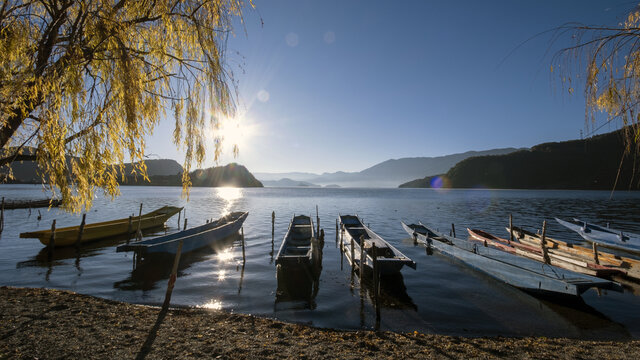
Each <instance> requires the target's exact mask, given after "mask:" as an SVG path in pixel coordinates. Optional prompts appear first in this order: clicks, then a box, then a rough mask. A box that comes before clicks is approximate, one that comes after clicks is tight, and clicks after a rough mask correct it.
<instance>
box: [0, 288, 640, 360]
mask: <svg viewBox="0 0 640 360" xmlns="http://www.w3.org/2000/svg"><path fill="white" fill-rule="evenodd" d="M0 309H2V311H0V358H2V359H5V358H6V359H35V358H37V359H60V358H76V359H90V358H91V359H93V358H97V359H132V358H136V357H137V358H144V357H145V356H146V358H148V359H178V358H195V357H202V358H219V359H244V358H253V359H276V358H277V359H280V358H296V359H318V358H332V359H333V358H342V359H363V358H376V359H405V358H454V359H458V358H464V359H468V358H496V357H508V358H525V359H558V358H566V359H580V358H583V359H584V358H595V359H602V358H615V359H639V358H640V341H637V340H636V341H624V342H614V341H585V340H575V339H563V338H559V339H549V338H505V337H493V338H464V337H452V336H442V335H427V334H420V333H417V332H415V333H393V332H373V331H337V330H331V329H318V328H313V327H309V326H304V325H298V324H289V323H283V322H280V321H275V320H271V319H265V318H259V317H255V316H250V315H238V314H229V313H225V312H221V311H210V310H204V309H171V310H169V311H168V312H166V313H164V312H162V311H161V310H160V308H157V307H149V306H142V305H132V304H128V303H121V302H116V301H111V300H105V299H100V298H95V297H91V296H87V295H80V294H76V293H72V292H68V291H59V290H48V289H23V288H10V287H0ZM159 315H160V316H159Z"/></svg>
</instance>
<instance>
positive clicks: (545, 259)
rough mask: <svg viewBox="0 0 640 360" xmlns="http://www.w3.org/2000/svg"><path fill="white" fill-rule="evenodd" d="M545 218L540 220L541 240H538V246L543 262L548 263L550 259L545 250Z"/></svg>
mask: <svg viewBox="0 0 640 360" xmlns="http://www.w3.org/2000/svg"><path fill="white" fill-rule="evenodd" d="M546 234H547V220H544V221H542V241H540V248H542V258H543V260H544V262H545V264H550V263H551V259H549V253H548V252H547V240H546Z"/></svg>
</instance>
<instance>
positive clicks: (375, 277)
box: [371, 243, 380, 323]
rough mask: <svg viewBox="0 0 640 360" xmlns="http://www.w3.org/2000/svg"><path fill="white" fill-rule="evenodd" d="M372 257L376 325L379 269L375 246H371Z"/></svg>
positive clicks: (378, 303)
mask: <svg viewBox="0 0 640 360" xmlns="http://www.w3.org/2000/svg"><path fill="white" fill-rule="evenodd" d="M371 255H372V257H373V295H374V301H375V307H376V323H380V268H379V266H378V249H377V248H376V244H375V243H373V244H371Z"/></svg>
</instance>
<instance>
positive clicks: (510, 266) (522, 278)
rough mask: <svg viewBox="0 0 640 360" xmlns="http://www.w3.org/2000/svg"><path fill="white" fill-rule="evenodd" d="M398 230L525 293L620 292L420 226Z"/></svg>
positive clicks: (611, 284)
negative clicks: (605, 290)
mask: <svg viewBox="0 0 640 360" xmlns="http://www.w3.org/2000/svg"><path fill="white" fill-rule="evenodd" d="M402 226H403V228H404V229H405V231H407V233H408V234H409V235H411V236H412V237H413V238H414V239H416V240H417V241H418V242H420V243H422V244H424V245H425V246H427V247H428V248H435V249H436V250H438V251H439V252H441V253H442V254H445V255H448V256H451V257H453V258H456V259H458V260H460V261H462V262H463V263H465V264H467V265H469V266H471V267H472V268H475V269H477V270H479V271H482V272H484V273H486V274H488V275H489V276H491V277H493V278H495V279H498V280H500V281H503V282H505V283H507V284H509V285H512V286H515V287H517V288H519V289H522V290H525V291H527V292H532V293H540V294H545V295H569V296H579V295H581V294H582V293H583V292H585V291H586V290H588V289H589V288H592V287H595V288H603V289H612V290H618V291H621V290H622V288H621V287H620V285H619V284H617V283H615V282H612V281H609V280H604V279H600V278H596V277H593V276H589V275H583V274H579V273H576V272H573V271H570V270H566V269H562V268H558V267H555V266H552V265H546V266H540V265H539V263H538V262H537V261H534V260H531V259H527V258H524V257H520V256H517V255H515V254H513V253H509V252H505V251H501V250H498V249H494V248H491V247H484V246H478V245H479V244H477V243H475V244H474V243H472V242H470V241H467V240H464V239H458V238H456V237H453V236H447V235H445V234H442V233H440V232H438V231H437V230H434V229H432V228H429V227H427V226H425V225H424V224H422V223H419V224H410V225H407V224H404V223H402Z"/></svg>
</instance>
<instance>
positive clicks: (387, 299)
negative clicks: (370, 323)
mask: <svg viewBox="0 0 640 360" xmlns="http://www.w3.org/2000/svg"><path fill="white" fill-rule="evenodd" d="M364 273H365V280H364V282H363V283H362V284H361V286H363V287H364V290H365V291H366V292H367V294H368V296H369V298H370V299H371V301H372V302H373V301H375V294H374V288H373V272H372V271H365V272H364ZM380 305H381V306H382V307H385V308H390V309H412V310H414V311H417V310H418V305H416V304H415V303H414V302H413V299H411V296H409V294H408V293H407V286H406V285H405V284H404V277H402V273H395V274H388V275H381V276H380Z"/></svg>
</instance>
